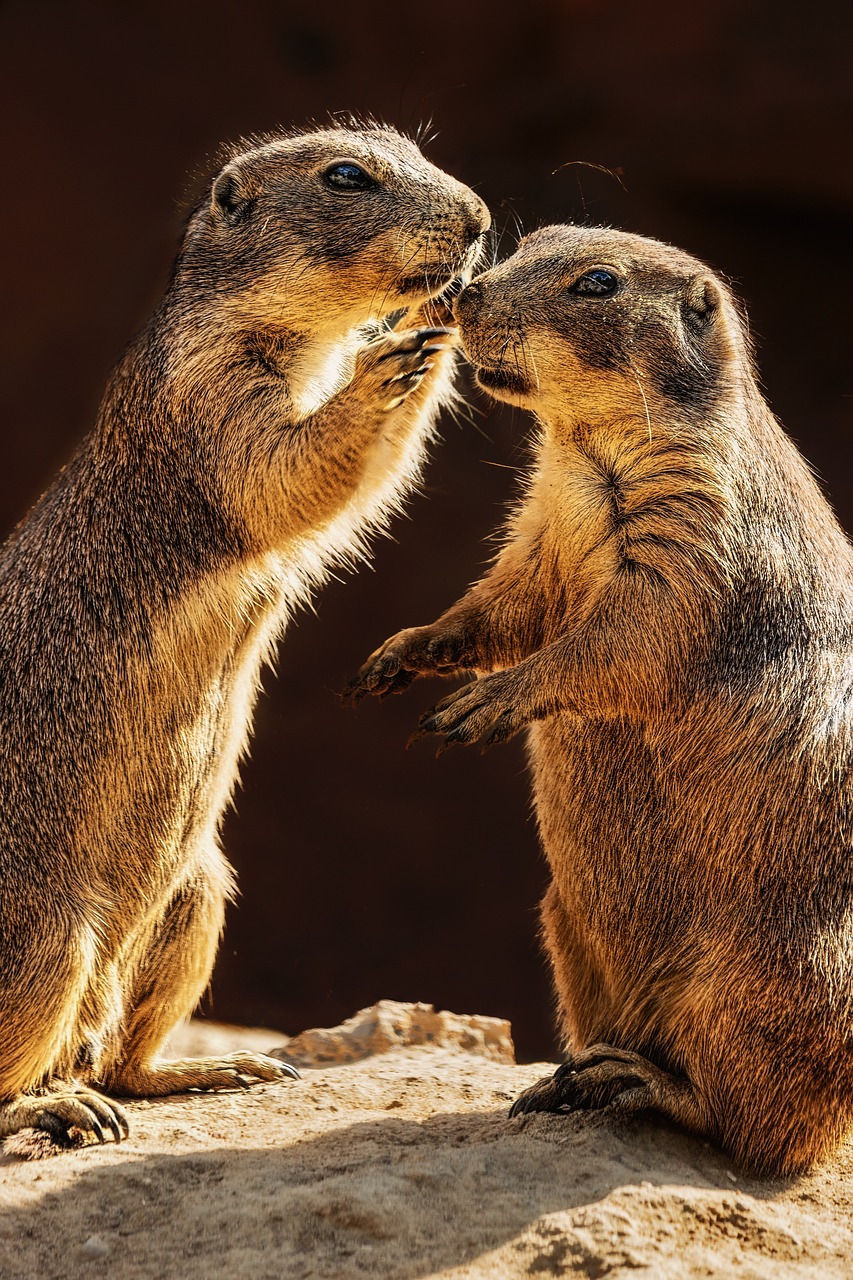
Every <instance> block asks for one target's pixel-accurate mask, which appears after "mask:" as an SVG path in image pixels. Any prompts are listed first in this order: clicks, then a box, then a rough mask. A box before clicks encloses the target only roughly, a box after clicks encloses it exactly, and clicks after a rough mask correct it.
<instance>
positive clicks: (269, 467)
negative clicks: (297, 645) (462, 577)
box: [0, 127, 489, 1141]
mask: <svg viewBox="0 0 853 1280" xmlns="http://www.w3.org/2000/svg"><path fill="white" fill-rule="evenodd" d="M340 163H346V164H348V165H350V166H353V165H354V166H357V167H359V168H360V170H361V172H362V173H366V174H367V175H368V177H369V179H370V181H369V182H368V183H367V184H366V186H365V188H364V189H355V190H349V189H343V190H341V189H338V188H335V187H333V186H331V185H330V183H329V181H328V177H327V175H328V171H329V169H330V167H331V166H334V165H336V164H340ZM488 223H489V218H488V212H487V211H486V209H485V207H484V205H483V204H482V202H481V201H480V200H479V199H478V198H477V197H476V196H475V195H474V194H473V193H472V192H470V191H469V190H468V188H466V187H464V186H462V185H461V184H460V183H458V182H456V181H455V180H454V179H453V178H451V177H449V176H448V175H447V174H444V173H442V172H441V171H440V170H438V169H436V168H435V167H434V166H432V165H431V164H429V163H428V162H427V161H426V160H425V159H424V157H423V156H422V155H421V153H420V152H419V150H418V149H417V147H416V146H415V145H414V144H413V143H412V142H410V141H409V140H407V139H406V138H403V137H401V136H400V135H399V134H397V133H395V132H394V131H393V130H390V129H385V128H381V127H365V128H363V129H356V128H352V129H331V130H325V131H322V130H321V131H317V132H314V133H310V134H303V135H294V136H291V137H281V138H275V139H268V140H265V141H263V142H261V143H260V144H258V145H256V146H250V147H249V148H248V149H246V148H243V149H235V151H234V152H233V154H232V155H231V157H230V159H229V160H228V161H227V163H226V165H225V166H224V168H223V169H222V171H221V172H220V173H219V174H218V175H216V176H215V177H214V179H213V180H212V182H211V184H210V185H209V186H208V189H207V192H206V194H205V196H204V198H203V199H202V200H201V202H200V203H199V205H198V207H197V208H196V209H195V211H194V212H193V214H192V216H191V217H190V219H189V222H188V225H187V229H186V234H185V237H184V241H183V245H182V248H181V252H180V255H179V257H178V260H177V263H176V265H175V269H174V272H173V276H172V280H171V282H170V285H169V288H168V290H167V292H166V295H165V297H164V299H163V301H162V303H161V304H160V306H159V308H158V310H157V312H156V313H155V315H154V317H153V318H152V320H151V321H150V322H149V324H148V325H147V326H146V327H145V329H144V330H143V331H142V332H141V334H140V335H139V336H138V337H137V338H136V339H135V340H134V342H133V343H132V344H131V345H130V347H129V348H128V350H127V351H126V353H125V354H124V356H123V357H122V359H121V361H120V363H119V365H118V367H117V369H116V371H115V373H114V375H113V377H112V379H111V381H110V384H109V386H108V388H107V392H106V395H105V397H104V401H103V404H102V407H101V411H100V415H99V418H98V421H97V425H96V427H95V429H94V431H93V432H92V433H91V434H90V435H89V436H88V437H87V438H86V439H85V440H84V442H83V444H82V445H81V447H80V448H79V450H78V451H77V453H76V454H75V456H74V457H73V458H72V460H71V461H70V462H69V464H68V465H67V467H66V468H65V469H64V471H63V472H62V473H61V475H60V476H59V477H58V479H57V480H56V482H55V483H54V484H53V485H52V487H51V488H50V489H49V490H48V491H47V493H46V494H45V495H44V496H43V497H42V499H41V500H40V502H39V503H38V504H37V505H36V507H35V508H34V510H33V511H31V512H30V514H29V515H28V516H27V518H26V519H25V520H24V521H23V523H22V524H21V525H20V527H19V528H18V529H17V530H16V531H15V533H14V534H13V536H12V538H11V539H10V541H9V542H8V543H7V545H6V546H5V548H4V549H3V551H2V555H0V650H2V670H3V673H4V678H3V682H2V687H0V724H2V742H3V753H2V762H0V785H2V805H0V826H1V827H2V829H1V830H0V871H2V888H3V892H2V905H0V1043H2V1052H0V1104H2V1105H0V1135H2V1134H6V1133H11V1132H14V1131H15V1130H18V1129H20V1128H22V1127H25V1126H36V1127H40V1128H43V1129H46V1130H47V1131H48V1132H49V1133H51V1134H52V1135H53V1136H54V1137H55V1138H56V1139H57V1140H58V1141H65V1140H67V1137H68V1131H69V1129H70V1128H72V1127H76V1128H78V1129H81V1130H84V1131H89V1132H90V1133H93V1134H94V1135H95V1136H96V1137H98V1138H103V1137H104V1135H105V1134H106V1133H108V1132H112V1134H113V1135H114V1137H116V1138H119V1137H121V1136H122V1134H123V1132H125V1131H126V1121H125V1119H124V1117H123V1115H122V1113H121V1111H120V1109H119V1108H118V1107H116V1106H115V1105H114V1104H112V1103H110V1102H108V1101H107V1100H106V1099H105V1098H104V1097H103V1096H101V1095H100V1094H99V1093H96V1092H94V1091H93V1090H94V1089H101V1090H104V1091H106V1092H109V1093H112V1094H116V1095H119V1096H122V1095H132V1096H146V1095H156V1094H165V1093H171V1092H174V1091H176V1090H182V1089H187V1088H213V1089H215V1088H221V1087H226V1088H228V1087H233V1086H234V1085H235V1084H239V1083H240V1082H241V1081H250V1080H252V1079H266V1080H270V1079H279V1078H281V1077H282V1076H283V1075H284V1074H286V1072H287V1070H288V1069H287V1068H284V1067H283V1066H282V1064H281V1063H278V1062H276V1061H275V1060H273V1059H269V1058H265V1057H263V1056H262V1055H259V1054H248V1053H244V1054H238V1055H235V1056H234V1057H233V1059H225V1060H203V1061H193V1062H190V1061H182V1062H171V1063H169V1062H165V1063H164V1062H161V1061H160V1060H159V1058H158V1054H159V1051H160V1048H161V1045H162V1044H163V1041H164V1039H165V1037H166V1036H167V1034H168V1033H169V1031H170V1030H171V1028H172V1027H173V1026H174V1025H175V1023H177V1022H178V1021H179V1020H180V1019H182V1018H184V1017H185V1016H187V1015H188V1014H189V1013H190V1012H191V1010H192V1009H193V1007H194V1006H195V1004H196V1003H197V1001H198V999H199V997H200V995H201V994H202V992H203V991H204V988H205V986H206V985H207V982H208V979H209V976H210V972H211V968H212V965H213V960H214V955H215V952H216V948H217V943H218V939H219V935H220V930H221V927H222V920H223V911H224V905H225V902H226V900H227V898H228V897H229V895H230V893H231V892H232V876H231V870H230V868H229V866H228V864H227V862H226V861H225V860H224V858H223V856H222V854H221V853H220V850H219V841H218V831H219V826H220V821H221V817H222V812H223V809H224V807H225V806H226V804H227V802H228V799H229V797H230V795H231V792H232V789H233V786H234V782H235V777H236V771H237V765H238V761H239V758H240V756H241V754H242V753H243V751H244V750H245V747H246V742H247V736H248V732H249V723H250V717H251V711H252V706H253V703H254V699H255V693H256V688H257V681H258V673H259V669H260V666H261V664H262V662H263V661H264V660H265V659H266V658H268V657H269V656H270V653H271V650H272V647H273V645H274V643H275V641H276V639H277V638H278V636H279V635H280V634H281V631H282V629H283V627H284V624H285V622H286V620H287V618H288V616H289V615H290V613H291V612H292V610H293V609H294V608H295V607H296V606H298V605H299V604H301V603H304V602H305V601H306V600H307V599H308V596H309V593H310V591H311V590H312V589H313V588H314V587H315V586H317V585H318V584H319V583H320V582H322V580H323V578H324V576H325V575H326V573H327V572H328V570H329V568H330V566H333V565H336V564H340V563H342V562H346V563H349V562H352V561H353V560H354V558H356V557H358V556H363V555H364V554H366V549H367V543H366V537H367V534H368V533H369V532H371V531H372V530H376V529H377V528H382V527H383V526H384V524H385V523H386V521H387V519H388V517H389V515H390V514H391V513H392V512H393V511H394V510H395V509H396V508H397V506H398V504H399V502H400V499H401V497H402V496H403V495H404V494H405V492H406V491H407V490H408V489H409V488H410V487H411V485H412V483H413V482H414V480H415V479H416V478H417V475H418V472H419V468H420V465H421V461H422V458H423V454H424V447H425V444H426V442H427V441H428V439H429V437H430V435H431V433H432V430H433V427H434V423H435V419H436V415H437V412H438V409H439V408H440V406H441V405H442V403H444V402H446V401H447V399H448V398H449V396H450V395H451V384H452V376H453V360H454V354H453V351H452V345H453V335H452V332H451V331H449V330H447V329H445V328H442V327H441V326H440V325H439V326H436V325H435V321H434V320H430V321H425V320H424V318H423V314H422V313H420V312H419V311H418V307H420V306H422V305H423V304H425V303H426V302H427V300H428V299H430V298H431V297H432V296H434V295H435V294H437V293H438V292H440V291H441V290H442V289H443V288H444V287H445V286H446V285H447V284H448V283H449V282H450V281H451V280H452V279H453V277H455V276H457V275H459V274H460V273H465V272H466V271H470V269H471V267H472V266H473V265H474V263H475V261H476V258H477V255H478V252H479V247H480V243H481V237H482V233H483V232H484V231H485V230H486V228H487V227H488ZM406 308H408V309H409V311H408V314H407V316H406V318H405V319H404V320H402V321H401V322H399V323H398V324H397V327H396V328H395V329H394V330H393V331H391V330H390V329H389V328H388V327H387V325H386V324H385V323H384V322H385V319H386V317H388V316H390V315H391V313H393V312H399V311H401V310H403V309H406ZM412 308H414V309H412ZM430 326H432V327H430ZM83 1085H86V1086H89V1087H88V1089H87V1091H81V1086H83Z"/></svg>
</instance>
